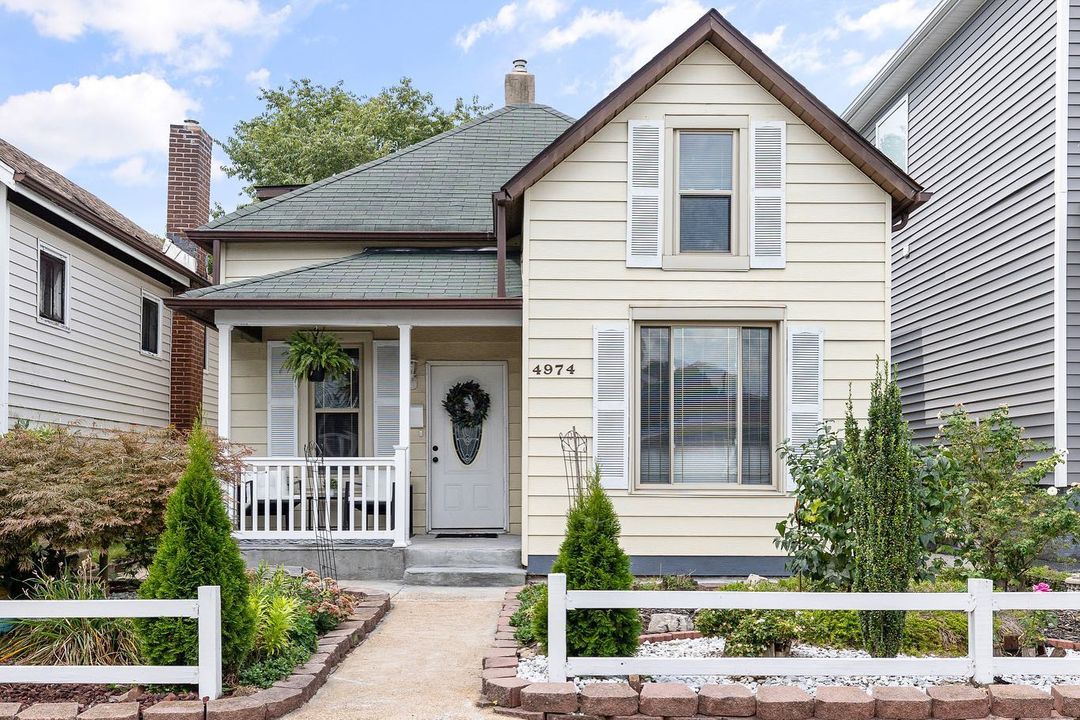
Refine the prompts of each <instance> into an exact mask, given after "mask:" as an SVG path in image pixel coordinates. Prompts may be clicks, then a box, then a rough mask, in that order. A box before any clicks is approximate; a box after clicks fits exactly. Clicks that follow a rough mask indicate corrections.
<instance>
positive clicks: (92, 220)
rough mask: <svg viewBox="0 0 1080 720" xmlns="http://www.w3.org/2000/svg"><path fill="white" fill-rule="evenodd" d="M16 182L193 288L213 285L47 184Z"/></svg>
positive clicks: (18, 178) (24, 178)
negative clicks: (175, 274)
mask: <svg viewBox="0 0 1080 720" xmlns="http://www.w3.org/2000/svg"><path fill="white" fill-rule="evenodd" d="M13 179H14V180H15V182H16V183H18V184H19V185H22V186H24V187H26V188H27V189H29V190H32V191H33V192H35V193H37V194H38V195H41V196H42V197H44V198H45V199H47V200H49V201H50V202H52V203H55V204H56V205H58V206H59V207H61V208H63V209H64V210H67V211H68V212H69V213H71V214H72V215H74V216H76V217H78V218H79V219H80V220H84V221H85V222H87V223H89V224H91V225H93V226H94V227H96V228H97V229H98V230H101V231H102V232H104V233H107V234H109V235H110V236H111V237H114V238H116V239H117V240H119V241H120V242H122V243H124V244H125V245H127V246H128V247H130V248H132V249H133V250H137V251H138V252H139V253H140V254H141V255H144V256H146V257H150V258H153V259H154V261H155V262H158V263H161V264H162V265H164V266H165V267H167V268H169V269H170V270H173V271H175V272H177V273H179V274H180V275H183V276H184V277H186V278H187V279H188V280H190V281H191V287H192V288H201V287H207V286H208V285H210V281H209V280H207V279H206V278H204V277H203V276H201V275H199V273H197V272H195V271H194V270H191V269H190V268H188V267H186V266H185V265H182V264H181V263H178V262H177V261H176V260H173V259H172V258H171V257H169V256H168V255H166V254H165V253H164V252H160V251H155V250H154V249H153V248H152V247H150V246H149V245H147V244H146V243H145V242H143V241H142V240H140V239H139V238H136V237H134V236H132V235H130V234H129V233H127V232H125V231H124V230H121V229H120V228H118V227H117V226H116V225H114V224H112V223H110V222H109V221H107V220H105V219H104V218H102V217H101V216H100V215H98V214H97V213H95V212H93V211H91V210H88V209H87V208H85V207H83V206H82V205H80V204H78V203H76V202H73V201H72V200H70V199H69V198H67V197H66V196H64V195H62V194H61V193H58V192H56V191H55V190H54V189H53V188H51V187H50V186H48V185H46V184H45V183H42V182H41V181H39V180H37V179H36V178H34V177H33V176H31V175H27V174H26V173H25V172H17V173H15V174H14V176H13ZM162 242H164V240H162Z"/></svg>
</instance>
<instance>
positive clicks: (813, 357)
mask: <svg viewBox="0 0 1080 720" xmlns="http://www.w3.org/2000/svg"><path fill="white" fill-rule="evenodd" d="M824 356H825V331H824V330H822V329H821V328H816V327H790V328H789V329H788V357H787V374H788V382H787V391H788V396H787V407H788V413H787V415H788V417H787V424H788V438H789V439H790V440H791V443H792V445H794V446H796V447H798V446H800V445H802V444H803V443H804V442H806V441H807V440H810V439H812V438H813V437H814V436H815V435H817V431H818V427H819V426H820V425H821V421H822V417H823V413H822V407H823V405H824V401H825V399H824V394H825V391H824V375H825V371H824ZM785 477H786V478H787V486H788V490H793V489H794V487H793V485H792V481H791V477H790V475H788V473H787V472H786V471H785Z"/></svg>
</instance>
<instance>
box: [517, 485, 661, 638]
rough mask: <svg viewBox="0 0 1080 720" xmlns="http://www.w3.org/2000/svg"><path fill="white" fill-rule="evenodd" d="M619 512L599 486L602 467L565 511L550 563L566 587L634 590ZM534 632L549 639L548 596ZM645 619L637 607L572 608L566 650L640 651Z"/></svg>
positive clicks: (535, 618)
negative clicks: (563, 529) (561, 535)
mask: <svg viewBox="0 0 1080 720" xmlns="http://www.w3.org/2000/svg"><path fill="white" fill-rule="evenodd" d="M620 531H621V527H620V525H619V516H618V515H616V514H615V507H614V506H613V505H612V504H611V498H609V497H608V496H607V493H605V492H604V490H603V488H601V487H600V471H599V469H597V470H596V471H595V472H594V473H593V475H592V476H591V477H590V478H589V480H588V483H587V484H586V487H585V490H584V492H583V493H582V494H581V496H580V497H578V498H577V499H576V500H575V501H574V503H573V504H572V505H571V507H570V511H569V512H568V513H567V515H566V537H565V538H564V539H563V542H562V545H560V546H559V554H558V556H557V557H556V558H555V562H554V563H553V564H552V566H551V572H553V573H565V574H566V589H567V590H630V589H631V588H632V587H633V585H634V575H633V573H631V572H630V557H629V556H628V555H627V554H626V553H625V552H624V551H623V549H622V548H621V547H619V532H620ZM532 618H533V634H534V636H535V637H537V638H539V639H540V641H541V644H542V645H544V647H545V652H546V644H547V595H546V594H545V595H543V596H542V597H541V598H540V602H538V603H537V605H536V609H535V610H534V611H533V615H532ZM640 634H641V618H640V617H639V615H638V612H637V610H634V609H627V608H623V609H614V610H571V611H569V612H568V613H567V617H566V651H567V653H568V654H569V655H571V656H578V657H628V656H631V655H633V654H634V653H635V652H636V651H637V641H638V636H639V635H640Z"/></svg>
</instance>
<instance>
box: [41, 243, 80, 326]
mask: <svg viewBox="0 0 1080 720" xmlns="http://www.w3.org/2000/svg"><path fill="white" fill-rule="evenodd" d="M42 254H45V255H50V256H52V258H53V259H55V260H59V261H60V262H62V263H64V292H63V297H62V299H61V303H62V305H63V308H62V315H63V318H64V319H63V320H60V321H58V320H53V319H52V318H49V317H45V316H44V315H42V314H41V300H42V296H41V293H42V290H43V288H42V285H41V256H42ZM35 265H36V267H35V273H34V275H35V277H34V284H35V290H36V293H35V295H36V296H37V307H35V308H34V315H35V316H36V317H37V320H38V322H39V323H41V324H43V325H48V326H49V327H54V328H57V329H58V330H68V331H70V330H71V256H70V255H69V254H68V253H66V252H64V251H62V250H60V249H58V248H57V247H55V246H54V245H50V244H49V243H47V242H43V241H41V240H39V241H38V244H37V258H36V263H35Z"/></svg>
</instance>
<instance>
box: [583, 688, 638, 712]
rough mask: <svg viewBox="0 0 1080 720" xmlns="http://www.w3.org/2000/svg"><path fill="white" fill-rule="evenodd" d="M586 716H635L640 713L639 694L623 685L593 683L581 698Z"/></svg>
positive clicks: (584, 689) (584, 690)
mask: <svg viewBox="0 0 1080 720" xmlns="http://www.w3.org/2000/svg"><path fill="white" fill-rule="evenodd" d="M578 701H579V702H580V703H581V712H583V713H584V714H586V715H607V716H611V715H633V714H635V713H636V712H637V711H638V694H637V693H636V692H634V690H633V688H631V687H630V686H629V685H623V684H622V683H591V684H589V685H586V686H585V687H584V688H583V689H582V691H581V693H580V695H579V697H578Z"/></svg>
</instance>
